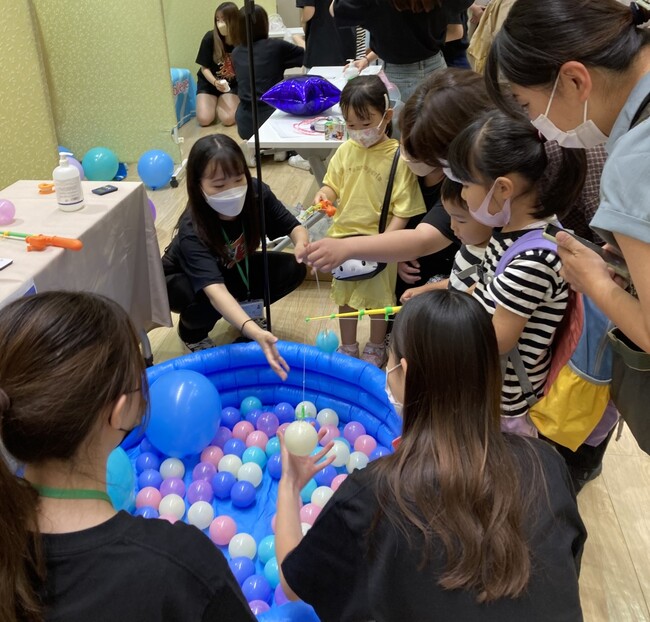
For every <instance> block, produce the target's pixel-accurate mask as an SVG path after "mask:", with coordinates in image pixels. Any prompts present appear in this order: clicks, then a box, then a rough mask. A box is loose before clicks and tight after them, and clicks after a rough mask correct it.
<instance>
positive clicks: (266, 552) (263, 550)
mask: <svg viewBox="0 0 650 622" xmlns="http://www.w3.org/2000/svg"><path fill="white" fill-rule="evenodd" d="M257 556H258V557H259V558H260V561H261V562H262V563H263V564H266V562H268V561H269V559H272V558H273V557H275V536H273V535H270V536H266V537H264V538H262V539H261V540H260V543H259V545H258V547H257ZM274 587H275V586H274Z"/></svg>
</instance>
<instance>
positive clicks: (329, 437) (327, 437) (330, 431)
mask: <svg viewBox="0 0 650 622" xmlns="http://www.w3.org/2000/svg"><path fill="white" fill-rule="evenodd" d="M321 430H325V434H323V436H322V437H321V439H320V441H318V442H319V443H320V444H321V445H322V446H323V447H325V445H327V443H329V442H330V441H333V440H334V439H335V438H336V437H337V436H338V435H339V434H340V433H339V429H338V428H337V427H336V426H335V425H329V424H325V425H324V426H321Z"/></svg>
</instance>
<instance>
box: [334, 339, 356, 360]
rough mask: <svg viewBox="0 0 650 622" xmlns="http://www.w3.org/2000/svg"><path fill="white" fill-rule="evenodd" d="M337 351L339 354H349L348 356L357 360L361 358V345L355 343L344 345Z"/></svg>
mask: <svg viewBox="0 0 650 622" xmlns="http://www.w3.org/2000/svg"><path fill="white" fill-rule="evenodd" d="M336 351H337V352H338V353H339V354H347V355H348V356H352V357H353V358H355V359H358V358H359V343H358V342H357V343H353V344H346V343H342V344H341V345H340V346H339V347H338V348H336Z"/></svg>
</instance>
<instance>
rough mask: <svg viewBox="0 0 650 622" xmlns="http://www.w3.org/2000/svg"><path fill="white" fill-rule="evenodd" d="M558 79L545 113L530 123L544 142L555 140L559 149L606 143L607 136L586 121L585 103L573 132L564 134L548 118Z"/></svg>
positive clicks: (590, 121)
mask: <svg viewBox="0 0 650 622" xmlns="http://www.w3.org/2000/svg"><path fill="white" fill-rule="evenodd" d="M559 79H560V74H558V75H557V78H555V84H554V85H553V90H552V91H551V98H550V99H549V100H548V106H546V112H545V113H544V114H540V115H539V116H538V117H537V118H536V119H533V121H531V123H532V124H533V125H534V126H535V127H536V128H537V130H539V132H541V133H542V134H543V135H544V138H546V140H555V141H557V144H558V145H560V147H565V148H566V149H591V148H593V147H597V146H598V145H602V144H603V143H604V142H607V139H608V136H606V135H605V134H603V133H602V132H601V131H600V130H599V129H598V126H597V125H596V124H595V123H594V122H593V121H592V120H591V119H589V120H587V101H585V107H584V114H583V120H582V123H581V124H580V125H578V127H576V128H575V129H573V130H569V131H568V132H565V131H564V130H561V129H560V128H559V127H558V126H557V125H555V123H553V121H551V120H550V119H549V118H548V116H547V115H548V111H549V110H550V109H551V103H552V101H553V97H554V95H555V89H557V83H558V80H559Z"/></svg>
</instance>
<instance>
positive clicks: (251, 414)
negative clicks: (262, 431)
mask: <svg viewBox="0 0 650 622" xmlns="http://www.w3.org/2000/svg"><path fill="white" fill-rule="evenodd" d="M261 414H262V411H261V409H259V408H254V409H253V410H249V411H248V412H247V413H246V414H245V415H244V419H246V421H249V422H250V423H252V424H253V425H254V426H255V427H257V420H258V419H259V418H260V415H261Z"/></svg>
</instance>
